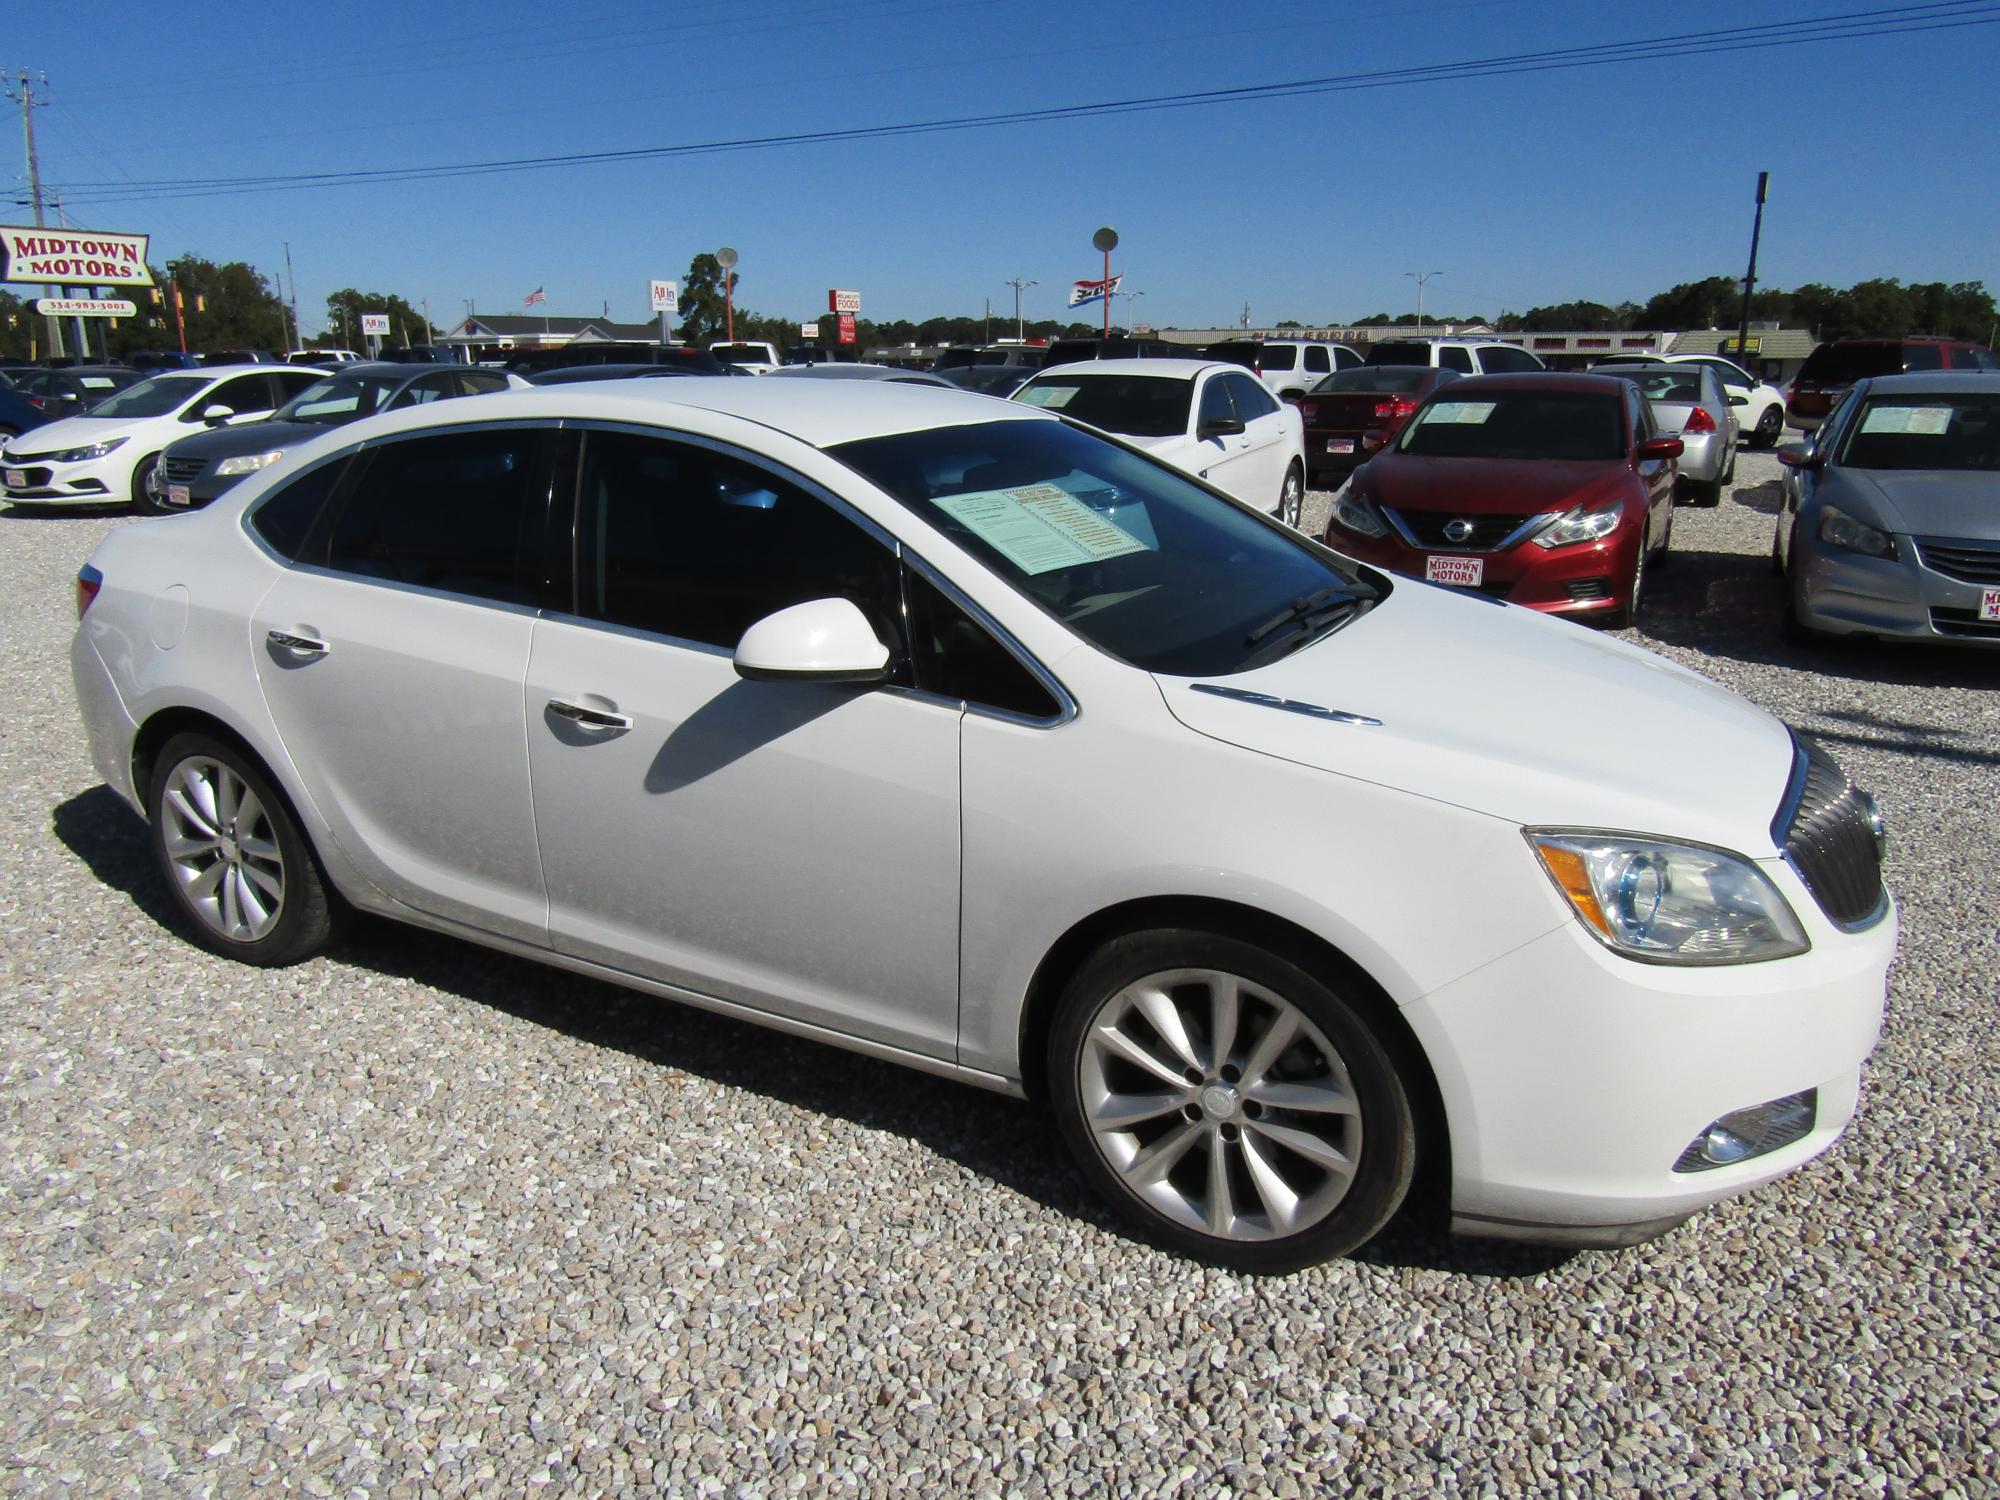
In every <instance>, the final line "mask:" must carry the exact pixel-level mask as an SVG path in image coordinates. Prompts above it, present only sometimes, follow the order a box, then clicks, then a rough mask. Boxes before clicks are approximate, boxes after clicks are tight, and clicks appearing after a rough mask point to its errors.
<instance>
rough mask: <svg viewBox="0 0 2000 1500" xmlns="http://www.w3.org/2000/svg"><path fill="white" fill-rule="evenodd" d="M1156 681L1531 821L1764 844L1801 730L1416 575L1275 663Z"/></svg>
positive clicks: (1212, 730) (1210, 727) (1192, 701)
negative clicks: (1351, 718) (1349, 718)
mask: <svg viewBox="0 0 2000 1500" xmlns="http://www.w3.org/2000/svg"><path fill="white" fill-rule="evenodd" d="M1155 680H1156V681H1157V682H1158V684H1159V687H1160V691H1161V693H1162V694H1163V695H1164V697H1165V699H1166V703H1167V708H1168V710H1169V711H1170V712H1171V713H1172V714H1173V715H1174V717H1175V718H1177V719H1179V720H1180V721H1181V723H1183V724H1184V725H1186V726H1187V727H1188V728H1189V729H1192V730H1195V731H1196V732H1198V733H1201V734H1205V735H1208V736H1209V737H1211V738H1213V739H1218V740H1222V741H1225V742H1227V743H1229V744H1233V745H1238V746H1241V747H1242V748H1244V749H1246V750H1252V751H1256V752H1259V753H1261V754H1265V755H1273V756H1277V757H1279V758H1281V759H1284V760H1289V761H1294V762H1298V763H1300V764H1303V765H1309V766H1315V767H1318V768H1320V769H1322V770H1325V771H1330V772H1333V773H1335V774H1338V775H1342V776H1351V777H1354V778H1356V779H1358V780H1362V781H1367V782H1372V783H1375V784H1377V785H1381V786H1388V787H1394V788H1396V789H1398V790H1400V791H1405V792H1410V793H1414V794H1416V795H1418V796H1422V797H1429V798H1433V799H1436V800H1438V801H1442V802H1449V803H1452V804H1455V805H1457V806H1461V807H1465V808H1469V809H1471V810H1473V811H1476V812H1483V813H1487V814H1490V815H1492V816H1494V817H1498V818H1504V819H1506V820H1507V821H1509V822H1514V823H1520V824H1523V825H1537V826H1545V827H1546V826H1559V827H1578V828H1606V829H1621V830H1625V831H1628V832H1635V833H1649V834H1655V835H1658V836H1660V837H1663V838H1672V839H1679V840H1683V841H1692V842H1696V843H1705V844H1714V845H1717V846H1719V847H1722V848H1727V849H1734V850H1737V851H1739V852H1741V853H1743V854H1747V855H1750V856H1751V857H1753V858H1755V857H1764V858H1768V857H1770V856H1772V855H1773V854H1774V853H1775V847H1774V845H1773V842H1772V837H1771V822H1772V819H1773V817H1774V816H1775V814H1776V813H1777V811H1778V805H1779V803H1780V802H1781V801H1782V800H1783V798H1784V795H1785V790H1786V787H1787V785H1788V784H1789V781H1790V778H1791V773H1792V761H1793V749H1792V741H1791V734H1790V731H1789V730H1787V729H1786V727H1785V726H1784V725H1783V724H1782V723H1780V722H1779V721H1778V720H1777V719H1775V718H1773V717H1772V716H1771V715H1770V714H1768V713H1766V712H1764V710H1762V709H1760V708H1758V707H1756V706H1755V705H1753V704H1751V703H1750V702H1748V701H1747V700H1745V699H1743V698H1740V697H1738V696H1737V695H1736V694H1734V693H1732V692H1730V691H1728V690H1727V689H1726V688H1722V687H1719V686H1717V685H1716V684H1715V683H1712V682H1710V681H1709V680H1708V679H1707V678H1705V677H1701V676H1698V675H1697V674H1695V673H1693V672H1690V671H1688V670H1686V669H1685V668H1683V667H1679V666H1676V665H1675V664H1674V663H1672V662H1670V661H1668V660H1666V659H1665V658H1664V657H1660V656H1656V655H1654V654H1653V653H1652V652H1650V651H1643V650H1640V649H1639V648H1638V647H1635V646H1630V645H1627V644H1625V643H1624V642H1623V641H1619V640H1615V639H1613V638H1611V637H1609V636H1604V635H1600V634H1598V633H1597V632H1595V631H1593V630H1590V629H1588V628H1586V627H1584V626H1580V625H1577V624H1574V623H1572V622H1570V621H1567V620H1559V619H1554V618H1551V617H1549V616H1546V615H1543V614H1541V613H1539V612H1538V611H1535V610H1530V609H1523V608H1519V607H1517V606H1514V605H1508V604H1503V603H1500V602H1499V601H1496V600H1488V599H1483V598H1479V597H1477V596H1467V595H1463V594H1459V593H1455V592H1453V591H1451V590H1447V589H1443V588H1436V587H1433V586H1431V585H1428V584H1424V583H1420V582H1417V581H1415V580H1413V579H1406V580H1398V581H1397V582H1396V584H1395V588H1394V592H1392V593H1391V594H1390V596H1389V597H1388V598H1387V599H1384V600H1383V601H1381V602H1380V603H1379V604H1377V605H1376V606H1375V607H1374V608H1373V609H1371V610H1370V611H1369V612H1368V613H1367V614H1365V615H1363V616H1361V617H1360V618H1359V619H1357V620H1355V621H1354V622H1353V623H1352V624H1351V625H1348V626H1347V627H1345V628H1344V629H1342V630H1338V631H1336V632H1334V633H1333V634H1332V635H1330V636H1328V637H1326V638H1325V639H1323V640H1321V641H1319V642H1317V643H1315V644H1314V645H1312V646H1310V647H1307V648H1306V649H1305V650H1303V651H1300V652H1298V653H1296V654H1295V655H1292V656H1289V657H1285V658H1283V659H1281V660H1279V661H1277V662H1274V663H1272V664H1271V665H1269V666H1266V667H1260V668H1257V669H1255V670H1253V671H1248V672H1240V673H1236V674H1234V675H1231V676H1227V677H1216V678H1181V677H1161V676H1156V677H1155ZM1215 689H1221V690H1222V691H1221V692H1220V693H1218V692H1217V691H1215ZM1242 694H1253V695H1262V699H1263V701H1259V700H1257V699H1255V698H1252V699H1245V698H1244V697H1242V696H1240V695H1242ZM1271 700H1277V701H1271ZM1287 705H1289V706H1287ZM1315 708H1317V709H1320V710H1334V711H1338V712H1342V713H1346V714H1352V715H1359V716H1362V717H1364V718H1367V719H1378V720H1380V721H1381V722H1380V723H1379V724H1367V723H1353V722H1346V721H1342V720H1338V719H1334V718H1331V717H1328V716H1326V715H1325V714H1323V713H1314V712H1312V710H1313V709H1315ZM1336 855H1337V851H1329V857H1335V856H1336Z"/></svg>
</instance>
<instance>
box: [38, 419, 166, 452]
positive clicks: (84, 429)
mask: <svg viewBox="0 0 2000 1500" xmlns="http://www.w3.org/2000/svg"><path fill="white" fill-rule="evenodd" d="M154 420H156V419H155V418H153V417H58V418H56V420H55V421H53V422H44V423H43V424H42V425H41V426H40V427H37V428H35V429H34V431H33V433H32V434H29V433H23V434H21V436H20V437H19V438H16V439H14V445H15V446H16V447H17V448H19V449H20V450H22V451H24V452H28V453H59V452H61V451H62V450H63V449H65V448H86V447H88V446H89V445H90V444H92V443H102V442H106V441H108V440H109V439H111V438H115V437H122V436H124V435H125V434H126V433H128V432H130V431H131V430H132V429H133V428H134V427H140V426H143V425H144V424H146V423H147V422H151V421H154Z"/></svg>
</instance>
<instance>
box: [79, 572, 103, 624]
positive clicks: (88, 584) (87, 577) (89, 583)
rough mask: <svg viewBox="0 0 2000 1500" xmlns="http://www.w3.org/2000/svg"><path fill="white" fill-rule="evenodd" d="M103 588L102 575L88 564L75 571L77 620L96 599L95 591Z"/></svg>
mask: <svg viewBox="0 0 2000 1500" xmlns="http://www.w3.org/2000/svg"><path fill="white" fill-rule="evenodd" d="M103 587H104V575H103V574H102V573H100V572H98V571H97V569H95V568H93V567H92V566H91V565H90V564H89V563H85V564H84V565H83V567H82V568H80V569H79V570H78V571H77V575H76V617H77V618H78V619H79V620H81V619H82V618H83V612H84V611H85V610H87V609H89V608H90V603H91V601H92V600H93V599H95V598H96V597H97V591H98V590H99V589H101V588H103Z"/></svg>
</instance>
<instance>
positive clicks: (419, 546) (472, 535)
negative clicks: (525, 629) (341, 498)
mask: <svg viewBox="0 0 2000 1500" xmlns="http://www.w3.org/2000/svg"><path fill="white" fill-rule="evenodd" d="M551 446H552V435H551V434H549V433H547V432H544V431H541V430H537V429H528V428H512V429H505V430H498V431H494V430H489V431H483V432H482V431H472V432H451V433H441V434H436V435H433V436H429V437H420V438H411V439H407V440H405V441H403V442H391V443H384V444H383V445H382V446H381V447H379V448H377V449H375V450H374V451H373V452H372V453H371V454H370V455H369V456H368V459H367V463H368V467H367V468H366V470H364V471H363V472H362V473H361V474H360V475H359V476H358V478H357V479H356V482H355V484H354V485H353V487H352V489H351V490H350V492H349V495H348V498H347V501H346V503H345V504H344V505H342V506H341V508H340V514H339V516H338V518H337V519H336V520H335V521H334V523H333V529H332V534H331V536H330V537H329V538H328V544H327V557H326V563H327V566H328V567H330V568H334V569H337V570H339V571H341V572H345V573H358V574H360V575H362V576H363V577H366V578H381V579H386V580H388V581H390V582H394V583H404V584H410V585H413V586H415V587H418V588H428V589H440V590H443V591H444V592H446V593H452V594H470V595H472V596H474V597H475V598H480V599H492V600H496V601H498V602H500V603H504V604H534V603H536V602H537V601H538V600H539V597H540V594H541V584H542V578H543V576H544V573H545V571H546V570H545V568H544V567H543V559H542V547H541V539H542V536H543V534H544V531H545V528H546V525H547V514H548V499H549V476H550V457H549V454H550V450H551Z"/></svg>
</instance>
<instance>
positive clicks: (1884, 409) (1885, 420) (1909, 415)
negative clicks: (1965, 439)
mask: <svg viewBox="0 0 2000 1500" xmlns="http://www.w3.org/2000/svg"><path fill="white" fill-rule="evenodd" d="M1951 412H1952V409H1951V408H1950V407H1949V406H1871V407H1869V408H1868V410H1867V411H1865V412H1863V413H1862V414H1861V430H1862V431H1863V432H1907V433H1913V434H1916V435H1917V436H1920V437H1943V436H1944V433H1945V429H1946V428H1948V427H1950V426H1951Z"/></svg>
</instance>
